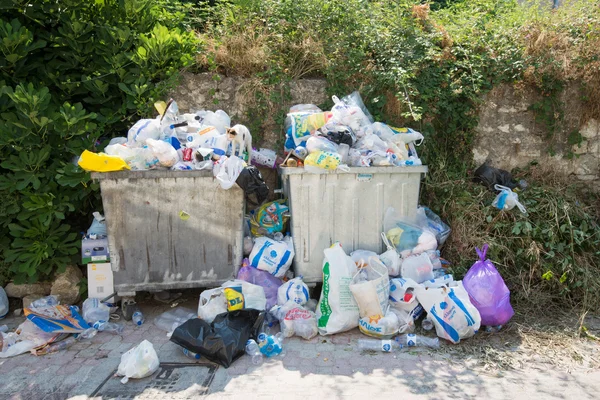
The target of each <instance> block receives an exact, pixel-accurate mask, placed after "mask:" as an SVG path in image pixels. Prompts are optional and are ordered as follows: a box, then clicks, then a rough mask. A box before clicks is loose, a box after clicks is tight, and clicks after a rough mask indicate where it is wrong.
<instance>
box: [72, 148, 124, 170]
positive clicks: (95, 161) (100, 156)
mask: <svg viewBox="0 0 600 400" xmlns="http://www.w3.org/2000/svg"><path fill="white" fill-rule="evenodd" d="M77 164H78V165H79V166H80V167H81V168H83V169H85V170H86V171H91V172H111V171H121V170H123V169H131V168H129V165H127V163H126V162H125V161H124V160H123V159H122V158H120V157H116V156H109V155H108V154H104V153H92V152H91V151H87V150H85V151H84V152H83V153H81V157H79V161H78V162H77Z"/></svg>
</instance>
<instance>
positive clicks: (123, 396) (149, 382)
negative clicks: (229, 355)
mask: <svg viewBox="0 0 600 400" xmlns="http://www.w3.org/2000/svg"><path fill="white" fill-rule="evenodd" d="M217 369H218V366H217V365H215V364H210V363H206V364H204V363H185V364H179V363H161V364H160V366H159V367H158V371H156V372H155V373H154V374H153V375H152V376H150V377H147V378H143V379H130V380H129V382H127V383H126V384H122V383H121V378H120V377H114V376H112V375H111V376H110V377H109V378H108V379H107V380H106V381H104V383H102V384H101V385H100V386H99V387H98V388H97V389H96V390H95V391H94V393H93V394H92V395H91V396H90V397H92V398H94V397H95V398H101V399H102V400H106V399H119V400H130V399H131V400H133V399H137V400H142V399H143V400H154V399H170V400H171V399H173V400H179V399H197V398H198V397H199V396H204V395H206V394H207V393H208V391H209V388H210V384H211V383H212V381H213V378H214V376H215V372H216V371H217Z"/></svg>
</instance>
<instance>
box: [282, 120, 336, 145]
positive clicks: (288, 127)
mask: <svg viewBox="0 0 600 400" xmlns="http://www.w3.org/2000/svg"><path fill="white" fill-rule="evenodd" d="M332 116H333V114H332V113H331V112H321V113H311V112H299V113H291V114H288V115H287V118H286V120H285V132H286V141H285V150H286V151H292V150H294V149H295V148H296V147H297V146H300V145H302V144H303V143H304V142H305V141H306V140H307V139H308V138H309V137H310V135H313V134H315V132H316V131H317V129H319V128H321V127H322V126H323V125H325V124H326V123H327V121H329V120H330V119H331V118H332Z"/></svg>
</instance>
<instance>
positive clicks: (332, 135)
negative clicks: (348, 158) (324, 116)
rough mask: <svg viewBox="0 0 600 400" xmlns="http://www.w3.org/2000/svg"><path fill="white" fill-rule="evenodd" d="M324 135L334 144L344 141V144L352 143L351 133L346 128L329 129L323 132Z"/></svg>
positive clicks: (350, 144)
mask: <svg viewBox="0 0 600 400" xmlns="http://www.w3.org/2000/svg"><path fill="white" fill-rule="evenodd" d="M325 137H327V139H329V140H331V141H332V142H334V143H335V144H342V143H344V144H347V145H348V146H350V147H352V143H353V140H352V134H351V133H350V131H348V130H345V131H329V132H327V133H326V134H325Z"/></svg>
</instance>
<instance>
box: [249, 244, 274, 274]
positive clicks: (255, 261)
mask: <svg viewBox="0 0 600 400" xmlns="http://www.w3.org/2000/svg"><path fill="white" fill-rule="evenodd" d="M272 245H273V243H271V242H265V244H263V246H262V247H261V248H260V250H259V251H258V253H256V256H254V258H253V259H252V266H253V267H254V268H258V263H259V262H260V259H261V258H262V256H263V253H264V252H265V250H266V249H268V248H269V247H271V246H272Z"/></svg>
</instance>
